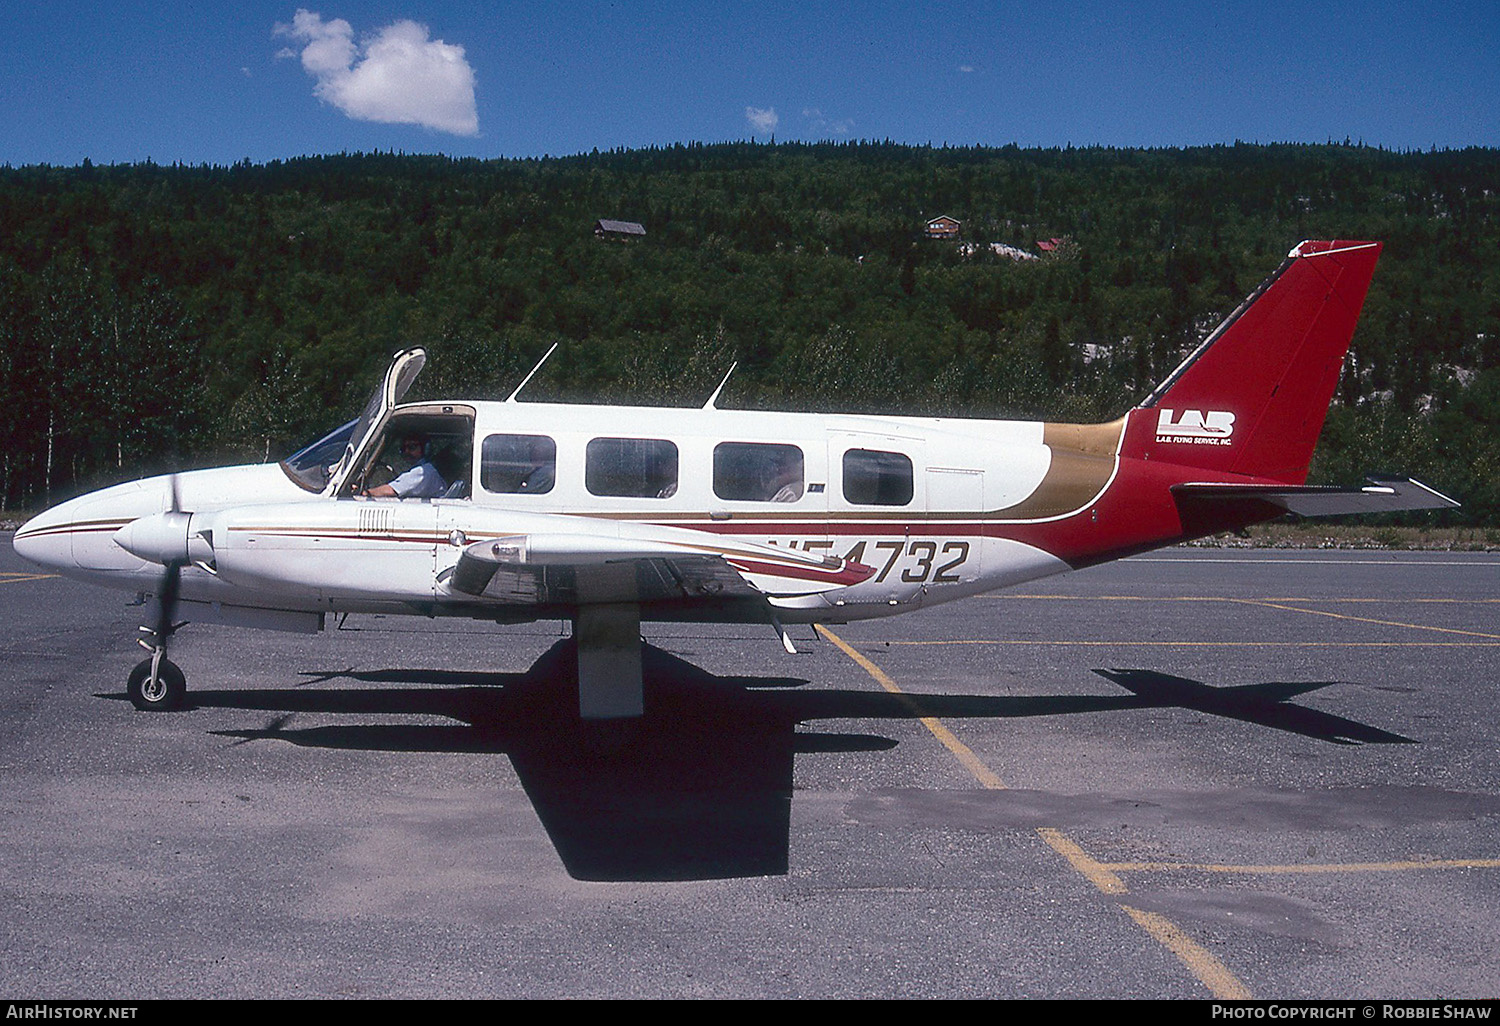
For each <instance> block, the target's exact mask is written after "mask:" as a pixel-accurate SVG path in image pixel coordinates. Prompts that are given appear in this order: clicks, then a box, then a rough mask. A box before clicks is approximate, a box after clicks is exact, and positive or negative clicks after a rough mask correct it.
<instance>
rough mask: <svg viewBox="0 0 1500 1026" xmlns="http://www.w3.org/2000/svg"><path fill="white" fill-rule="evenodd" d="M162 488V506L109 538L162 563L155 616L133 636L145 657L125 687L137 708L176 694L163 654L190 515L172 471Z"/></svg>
mask: <svg viewBox="0 0 1500 1026" xmlns="http://www.w3.org/2000/svg"><path fill="white" fill-rule="evenodd" d="M167 487H168V496H169V500H168V508H167V509H166V510H165V511H163V512H161V513H153V514H151V515H150V516H145V517H141V518H139V519H138V520H132V521H131V522H130V523H128V524H126V525H125V526H124V527H122V528H120V529H119V530H118V531H116V532H115V535H114V541H115V543H116V544H117V545H119V546H120V547H121V548H122V549H124V550H125V551H127V552H129V553H132V554H133V555H136V556H139V557H140V558H141V559H145V560H149V561H151V562H153V563H160V564H161V566H162V575H161V578H160V581H159V582H158V584H157V587H156V616H155V617H154V618H152V619H151V622H148V623H145V624H142V625H141V629H140V637H138V638H137V639H136V640H137V642H138V643H139V644H140V646H141V647H142V648H144V649H145V650H146V651H147V652H150V653H151V658H150V659H149V660H147V661H145V662H143V663H141V665H139V666H137V667H136V668H135V671H134V672H132V673H131V676H130V682H129V686H128V688H127V691H128V692H129V693H130V696H131V700H132V701H135V702H136V705H137V706H138V707H140V708H172V707H174V706H175V705H176V704H178V703H179V702H180V701H181V697H182V688H183V678H182V671H181V670H179V669H178V668H177V667H176V666H175V665H174V664H173V663H172V662H171V661H170V660H168V659H167V658H166V655H167V641H168V639H169V638H171V636H172V633H173V631H175V630H176V629H177V626H179V625H176V624H174V620H175V618H176V615H177V605H178V601H179V597H180V595H181V592H182V568H183V567H184V566H186V565H187V563H188V562H189V561H191V560H192V556H191V555H190V549H191V548H192V544H193V543H192V538H191V535H190V533H189V532H190V531H191V528H192V520H193V515H192V514H191V513H185V512H183V510H182V496H181V493H180V491H179V489H178V485H177V475H176V474H172V475H171V476H169V477H168V478H167Z"/></svg>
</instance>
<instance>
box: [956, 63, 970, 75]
mask: <svg viewBox="0 0 1500 1026" xmlns="http://www.w3.org/2000/svg"><path fill="white" fill-rule="evenodd" d="M958 70H959V71H962V72H963V73H964V74H965V75H970V74H973V72H974V65H972V64H960V65H959V66H958Z"/></svg>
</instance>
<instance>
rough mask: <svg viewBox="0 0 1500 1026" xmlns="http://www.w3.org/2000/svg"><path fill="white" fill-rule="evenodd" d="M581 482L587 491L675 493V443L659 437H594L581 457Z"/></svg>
mask: <svg viewBox="0 0 1500 1026" xmlns="http://www.w3.org/2000/svg"><path fill="white" fill-rule="evenodd" d="M584 485H585V486H586V487H587V488H588V490H589V494H590V495H628V496H634V497H637V498H646V499H665V498H668V497H670V496H673V495H676V494H677V446H676V445H674V444H672V443H671V442H668V441H666V440H665V439H661V438H596V439H594V440H593V441H592V442H590V443H589V446H588V453H587V456H586V459H585V461H584Z"/></svg>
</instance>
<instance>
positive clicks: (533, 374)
mask: <svg viewBox="0 0 1500 1026" xmlns="http://www.w3.org/2000/svg"><path fill="white" fill-rule="evenodd" d="M558 345H559V343H557V342H554V343H552V348H551V349H549V350H547V352H546V353H545V354H543V356H542V358H541V359H540V360H538V361H537V362H536V366H535V367H533V368H531V373H530V374H528V375H526V376H525V377H524V378H522V379H521V383H520V384H519V385H517V386H516V390H515V391H514V392H512V393H511V394H510V397H509V398H507V399H506V400H505V401H506V402H508V403H513V402H515V401H516V396H518V395H520V394H521V389H523V388H525V387H526V383H527V382H528V381H530V380H531V379H532V378H534V377H536V372H537V371H539V370H541V369H542V364H544V363H546V362H547V357H549V356H551V355H552V354H553V353H555V352H556V351H557V347H558Z"/></svg>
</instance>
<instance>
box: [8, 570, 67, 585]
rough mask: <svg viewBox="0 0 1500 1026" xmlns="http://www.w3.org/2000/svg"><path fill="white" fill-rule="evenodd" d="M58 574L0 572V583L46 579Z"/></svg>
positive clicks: (18, 582) (19, 582)
mask: <svg viewBox="0 0 1500 1026" xmlns="http://www.w3.org/2000/svg"><path fill="white" fill-rule="evenodd" d="M56 576H57V575H56V574H20V573H0V584H21V583H22V582H24V581H45V580H47V579H48V578H51V577H56Z"/></svg>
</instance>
